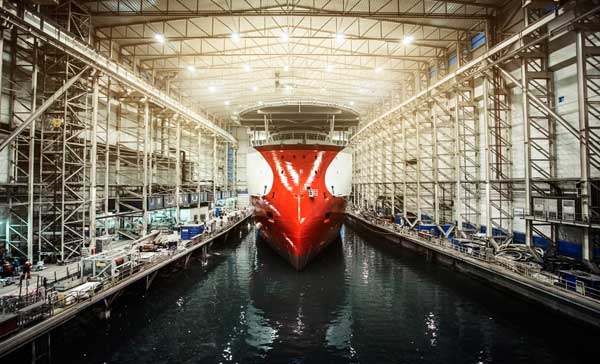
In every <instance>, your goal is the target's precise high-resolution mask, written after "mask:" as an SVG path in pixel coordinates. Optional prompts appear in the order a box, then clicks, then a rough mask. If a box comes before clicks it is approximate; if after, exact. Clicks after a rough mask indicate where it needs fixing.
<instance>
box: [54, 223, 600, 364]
mask: <svg viewBox="0 0 600 364" xmlns="http://www.w3.org/2000/svg"><path fill="white" fill-rule="evenodd" d="M343 235H344V238H343V241H339V242H337V243H335V244H333V245H332V246H331V247H330V248H328V249H327V250H326V251H325V252H324V253H323V255H322V256H321V257H320V258H319V259H318V260H317V261H315V262H314V263H312V264H311V265H309V266H308V267H307V268H306V270H305V271H303V272H300V273H298V272H296V271H294V270H293V269H292V268H291V267H290V266H289V265H288V264H287V263H286V262H284V261H283V260H282V259H280V258H279V257H278V256H277V255H275V254H274V253H273V252H272V251H271V250H270V249H269V248H268V247H266V246H265V245H264V243H260V242H259V243H258V244H255V241H254V240H255V237H254V233H252V232H251V233H250V234H249V235H248V236H247V237H246V238H245V239H244V240H243V241H242V242H241V243H234V244H228V245H225V246H223V247H221V248H219V249H218V250H217V251H218V253H219V254H220V255H219V256H215V257H213V258H212V262H211V264H210V265H209V266H208V267H207V268H202V267H201V266H199V265H198V264H196V265H195V266H192V267H191V268H190V269H189V270H187V271H185V272H181V271H180V272H172V273H169V272H167V273H165V274H162V275H161V276H159V277H157V279H156V280H155V282H154V284H153V286H152V288H151V290H150V292H148V293H147V294H146V295H145V296H143V295H141V294H140V292H139V291H131V290H130V291H129V292H128V293H127V294H125V295H124V296H123V297H121V298H119V300H118V303H117V307H115V308H114V309H113V311H112V318H111V319H110V320H109V321H100V320H99V319H96V318H94V317H93V315H92V314H91V313H89V314H87V315H84V316H83V317H82V318H80V319H77V320H75V321H72V322H70V323H69V324H67V325H66V326H65V327H63V328H61V329H59V330H57V331H56V332H55V333H53V336H52V342H53V344H52V346H53V348H52V359H53V360H52V361H53V362H55V363H123V364H129V363H152V364H159V363H471V364H476V363H578V362H584V358H585V357H587V358H588V359H587V360H585V362H587V363H589V361H590V360H592V362H593V361H597V360H600V355H599V354H600V333H599V332H598V331H595V330H592V329H589V328H586V327H582V326H580V325H579V324H577V323H575V322H571V321H569V320H567V319H565V318H563V317H561V316H556V315H553V314H551V313H549V312H547V311H545V310H542V309H540V308H539V306H537V305H535V304H532V303H527V302H525V301H521V300H519V299H517V298H514V297H512V296H509V295H507V294H506V293H502V292H499V291H497V290H495V289H493V288H490V287H488V286H487V285H486V284H485V283H482V282H478V281H475V280H473V278H470V277H468V276H465V275H461V274H459V273H455V272H453V271H450V270H448V269H446V268H443V267H440V266H437V265H435V264H431V263H427V262H426V261H425V259H424V258H423V257H421V256H417V255H413V254H412V253H408V252H405V251H404V252H403V251H398V250H395V249H390V248H385V247H381V244H373V243H375V242H369V243H368V242H366V241H365V239H364V238H362V237H360V236H358V235H357V234H356V233H355V232H353V231H352V230H350V229H349V228H347V227H346V229H345V233H344V234H343ZM373 239H376V238H373ZM592 358H593V359H592Z"/></svg>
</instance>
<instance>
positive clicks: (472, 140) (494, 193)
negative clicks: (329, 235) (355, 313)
mask: <svg viewBox="0 0 600 364" xmlns="http://www.w3.org/2000/svg"><path fill="white" fill-rule="evenodd" d="M565 9H566V10H565ZM570 11H573V13H572V14H575V15H571V16H563V15H564V14H566V13H567V12H570ZM599 11H600V9H599V8H598V6H595V7H594V5H593V4H589V3H585V2H571V3H569V4H567V7H565V8H560V7H557V8H556V9H553V10H551V11H548V9H546V8H543V7H542V8H541V7H540V4H538V3H536V2H524V3H523V7H522V9H521V12H522V15H523V16H522V29H521V30H520V33H519V34H517V35H514V36H510V37H508V38H506V39H504V40H502V39H495V38H494V35H493V34H491V33H493V29H491V28H490V29H488V33H487V36H486V40H487V44H486V45H484V49H483V51H479V52H478V53H477V55H474V54H470V53H469V52H468V49H467V48H466V47H464V46H463V45H462V44H460V43H457V44H456V47H455V48H449V49H448V53H449V52H454V54H455V55H456V57H457V58H458V59H457V63H458V64H457V65H456V66H454V67H452V66H451V67H448V64H445V65H444V66H445V67H439V63H436V65H437V66H438V67H435V71H434V72H431V74H430V76H431V81H430V83H429V84H427V86H426V87H425V88H421V89H417V90H416V92H411V89H410V88H411V87H412V85H413V83H412V82H405V83H404V86H405V89H404V90H403V97H401V100H400V101H399V102H392V103H393V104H394V105H395V106H393V107H390V108H388V109H387V110H382V109H381V108H377V107H375V108H373V109H372V114H371V115H374V116H373V117H371V118H370V119H367V120H365V121H364V122H363V123H362V125H361V127H360V128H359V130H358V132H357V133H355V135H354V136H353V137H352V138H351V142H352V145H353V146H354V148H357V149H358V150H359V152H358V153H357V156H358V157H359V158H360V156H361V155H362V154H363V153H362V152H360V150H361V148H363V147H364V146H363V145H364V143H367V142H368V139H367V137H366V136H365V134H372V133H376V132H377V129H378V127H379V126H380V125H389V124H390V123H392V124H394V123H395V124H396V125H398V124H399V125H400V127H401V131H400V132H399V133H398V134H399V135H398V137H399V138H401V140H402V143H401V146H400V148H398V149H395V150H397V152H396V153H394V154H393V156H389V157H387V159H386V162H385V163H387V164H388V165H390V166H392V169H395V170H396V171H398V170H399V168H397V167H394V166H395V165H396V163H395V162H394V161H395V160H397V159H398V158H400V159H401V160H403V161H404V164H403V166H404V168H406V170H405V171H402V173H400V176H401V178H400V181H399V182H400V183H401V185H402V190H403V193H401V194H400V196H398V198H397V199H398V200H402V199H403V205H404V209H403V210H404V211H403V213H404V216H405V218H406V217H408V219H405V220H406V221H405V223H406V224H408V225H410V226H413V225H414V224H415V221H414V220H413V219H414V217H416V216H421V215H422V214H423V212H424V210H427V209H431V205H430V201H433V208H432V211H433V216H432V219H433V221H434V223H435V224H436V225H438V227H439V228H440V231H442V232H444V233H445V234H446V236H448V235H449V234H450V233H455V236H462V237H470V236H471V233H472V232H475V231H479V230H480V227H482V226H485V231H486V236H487V238H488V241H489V242H490V245H491V246H493V247H496V248H497V247H498V246H500V245H502V244H506V243H508V242H510V241H511V240H512V238H513V236H512V234H513V229H514V228H513V224H514V222H515V220H516V219H519V218H522V217H520V216H515V215H514V208H513V206H514V204H515V200H518V199H519V198H522V197H521V195H515V192H514V191H515V188H517V189H521V188H522V189H524V191H525V194H526V197H525V201H526V208H525V224H526V229H525V230H526V231H525V241H526V244H528V246H530V247H531V248H533V247H534V241H535V239H538V238H543V239H545V240H546V241H547V242H549V243H550V250H549V251H548V252H547V253H546V255H549V256H551V255H552V254H553V253H554V252H555V251H556V248H557V244H558V235H559V228H560V226H562V225H565V224H566V225H571V226H573V227H575V226H578V227H580V228H581V231H582V236H583V251H584V257H583V258H584V261H585V262H587V263H588V265H589V266H590V267H591V269H592V270H596V269H597V268H596V267H595V265H594V264H593V263H592V262H593V259H594V257H593V249H594V243H593V241H592V234H595V235H597V234H598V230H597V229H598V227H599V226H600V225H599V224H598V223H597V221H596V220H597V219H598V211H599V210H598V197H599V193H598V167H599V165H598V157H597V156H598V155H600V154H598V152H599V150H598V147H597V145H598V142H600V138H599V137H598V132H597V130H598V127H599V126H598V125H597V124H598V123H597V120H598V117H599V115H600V114H599V113H598V107H597V103H598V97H600V93H599V92H598V90H600V88H599V87H598V82H597V79H598V74H600V71H599V70H600V68H599V67H598V64H599V63H598V62H599V61H598V52H597V46H598V44H600V43H599V42H598V39H600V37H599V36H598V34H599V33H598V28H597V26H595V25H591V24H593V23H594V22H596V21H597V20H598V15H597V14H598V12H599ZM570 14H571V13H570ZM560 17H563V18H564V19H565V20H561V21H559V22H555V23H556V24H558V25H555V24H553V26H552V27H550V26H549V25H550V24H551V22H552V20H554V19H556V18H560ZM569 26H575V29H577V32H576V37H574V40H575V38H576V43H577V55H576V57H574V60H576V62H577V65H578V94H579V98H578V100H579V108H580V110H581V111H582V112H580V114H579V125H578V127H577V126H573V125H571V124H570V123H569V122H568V121H567V120H565V118H564V117H562V116H561V115H559V114H558V113H557V112H556V111H555V105H554V102H555V101H554V95H553V84H552V73H551V70H550V68H549V67H548V61H547V58H548V52H549V51H548V45H547V43H548V41H549V39H550V38H551V37H553V38H554V37H560V36H565V35H566V34H567V33H568V31H569V29H570V28H569ZM516 62H519V63H518V67H519V75H517V74H516V73H515V72H513V71H510V72H509V71H507V69H511V70H513V69H515V65H516ZM418 77H420V75H419V74H418V72H414V73H413V75H412V76H409V78H408V79H415V78H418ZM511 88H518V89H520V90H523V91H522V93H521V95H522V96H521V99H520V100H518V99H511V94H513V92H512V90H511ZM515 103H517V104H520V106H521V107H522V110H523V119H524V120H525V127H524V135H523V140H524V142H523V145H524V146H525V148H524V150H525V152H524V154H525V162H524V167H523V168H524V170H525V171H526V177H525V178H524V179H522V178H515V177H514V176H513V171H514V169H515V167H516V166H517V165H520V164H521V163H519V164H515V162H514V161H513V158H515V157H514V150H515V146H514V145H513V143H514V138H515V136H514V130H513V119H514V118H515V117H516V115H513V113H512V109H511V108H512V105H514V104H515ZM416 125H419V126H420V127H416ZM558 126H560V127H561V128H564V130H566V131H567V132H568V133H569V134H570V135H572V136H573V137H575V138H577V140H578V141H579V142H580V143H581V148H580V149H581V151H580V156H581V168H582V171H581V178H579V179H573V178H567V179H561V178H558V176H557V174H556V156H555V153H556V151H555V149H556V147H555V143H556V141H555V139H556V131H555V130H556V128H557V127H558ZM430 131H431V134H432V135H431V136H429V135H428V134H424V133H429V132H430ZM411 161H412V162H416V163H409V162H411ZM361 162H362V163H364V162H363V161H360V162H359V166H358V168H356V169H355V173H358V174H359V175H358V176H357V178H356V179H357V186H356V187H357V188H356V189H355V194H356V198H358V201H359V202H360V201H362V200H363V199H364V197H363V198H361V191H365V190H367V191H368V190H369V188H370V187H369V186H368V184H369V181H368V180H365V179H364V177H363V175H364V173H365V169H364V168H363V167H362V166H361ZM430 171H432V175H431V174H430V173H431V172H430ZM365 183H366V184H367V185H366V186H365ZM429 184H432V185H433V188H432V191H427V188H426V186H428V185H429ZM394 186H395V184H394V185H393V186H392V187H391V188H394ZM562 189H565V190H567V191H578V193H579V194H578V195H579V196H581V198H582V200H583V203H582V213H581V216H579V217H578V218H577V220H578V221H572V222H568V221H548V220H547V219H543V220H538V219H536V218H534V217H533V216H532V215H533V214H532V210H533V206H532V205H531V204H532V198H533V197H534V196H537V197H547V196H560V195H561V193H563V192H562V191H561V190H562ZM425 215H429V213H425ZM448 223H452V225H453V226H452V227H450V230H447V228H446V227H443V226H442V225H446V224H448ZM532 250H534V249H532Z"/></svg>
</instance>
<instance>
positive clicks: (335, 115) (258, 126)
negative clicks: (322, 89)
mask: <svg viewBox="0 0 600 364" xmlns="http://www.w3.org/2000/svg"><path fill="white" fill-rule="evenodd" d="M236 119H237V118H236ZM359 122H360V116H359V112H358V111H357V110H355V109H353V108H351V107H349V106H347V105H343V104H336V103H325V102H318V101H314V100H313V101H302V100H287V101H279V102H272V103H268V104H261V105H257V106H254V107H251V108H248V109H245V110H243V111H242V112H241V113H240V114H239V123H240V125H241V126H243V127H246V128H248V131H249V134H250V142H251V144H252V145H263V144H269V143H305V144H306V143H319V144H323V143H331V144H337V145H346V144H347V143H348V141H349V139H350V136H351V135H352V132H353V130H355V128H356V127H357V126H358V124H359Z"/></svg>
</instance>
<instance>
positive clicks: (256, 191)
mask: <svg viewBox="0 0 600 364" xmlns="http://www.w3.org/2000/svg"><path fill="white" fill-rule="evenodd" d="M343 149H344V148H343V147H341V146H337V145H326V144H322V145H321V144H273V145H262V146H257V147H254V151H252V152H250V153H248V156H247V166H246V168H247V171H248V192H249V194H250V202H251V204H252V206H253V207H254V221H255V223H256V227H257V229H258V234H259V235H260V236H261V237H262V238H264V240H265V241H266V242H267V243H268V245H270V246H271V248H273V249H274V250H275V251H277V252H278V253H279V255H281V256H282V257H283V258H284V259H286V260H287V261H288V262H289V263H290V264H291V265H292V266H293V267H294V268H296V269H297V270H302V269H303V268H304V267H306V265H307V264H308V263H309V262H310V261H312V260H313V259H314V258H315V257H316V256H318V255H319V253H320V252H321V251H322V250H323V249H325V247H326V246H327V245H328V244H330V243H331V242H332V241H334V240H335V239H336V238H338V237H339V234H340V229H341V227H342V224H343V221H344V213H345V210H346V203H347V198H348V196H349V195H350V191H351V179H352V155H351V154H350V153H347V152H345V151H344V150H343Z"/></svg>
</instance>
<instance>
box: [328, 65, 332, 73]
mask: <svg viewBox="0 0 600 364" xmlns="http://www.w3.org/2000/svg"><path fill="white" fill-rule="evenodd" d="M331 71H333V65H331V64H330V65H328V66H327V72H331Z"/></svg>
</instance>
